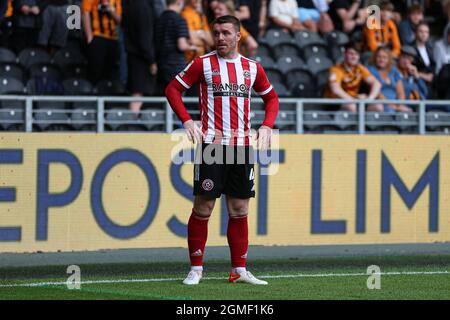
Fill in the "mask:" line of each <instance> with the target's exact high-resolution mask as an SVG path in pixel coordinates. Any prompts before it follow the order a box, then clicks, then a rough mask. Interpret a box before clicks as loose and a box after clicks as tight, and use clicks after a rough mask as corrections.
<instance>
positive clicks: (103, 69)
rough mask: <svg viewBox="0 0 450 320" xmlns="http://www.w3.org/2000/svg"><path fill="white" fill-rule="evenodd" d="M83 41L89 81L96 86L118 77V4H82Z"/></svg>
mask: <svg viewBox="0 0 450 320" xmlns="http://www.w3.org/2000/svg"><path fill="white" fill-rule="evenodd" d="M81 12H82V17H81V21H82V24H83V30H84V35H85V37H86V42H87V44H88V46H87V58H88V64H89V78H90V81H91V82H92V83H93V84H94V85H95V83H97V82H98V81H99V80H101V79H115V78H117V77H118V61H119V43H118V34H117V26H118V25H119V24H120V22H121V16H122V2H121V0H83V1H82V3H81Z"/></svg>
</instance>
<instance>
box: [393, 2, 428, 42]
mask: <svg viewBox="0 0 450 320" xmlns="http://www.w3.org/2000/svg"><path fill="white" fill-rule="evenodd" d="M422 20H423V9H422V6H421V5H420V4H417V3H416V4H413V5H412V6H411V7H409V9H408V19H406V20H403V21H402V22H401V23H400V25H399V26H398V34H399V36H400V40H401V43H402V45H407V44H408V45H413V44H414V41H415V40H416V30H417V27H418V25H419V23H420V22H422Z"/></svg>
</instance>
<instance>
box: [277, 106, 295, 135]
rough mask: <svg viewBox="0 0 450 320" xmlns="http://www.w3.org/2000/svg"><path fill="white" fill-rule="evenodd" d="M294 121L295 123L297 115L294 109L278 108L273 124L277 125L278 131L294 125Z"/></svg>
mask: <svg viewBox="0 0 450 320" xmlns="http://www.w3.org/2000/svg"><path fill="white" fill-rule="evenodd" d="M296 123H297V116H296V114H295V111H294V110H280V111H279V112H278V116H277V119H276V120H275V125H276V126H277V127H278V129H279V130H280V131H281V130H284V129H289V128H291V127H292V126H294V127H295V124H296Z"/></svg>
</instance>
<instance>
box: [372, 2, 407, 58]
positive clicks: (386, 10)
mask: <svg viewBox="0 0 450 320" xmlns="http://www.w3.org/2000/svg"><path fill="white" fill-rule="evenodd" d="M380 10H381V12H380V23H381V25H380V26H379V28H376V27H375V28H368V27H367V26H366V27H365V28H364V39H365V43H366V45H367V47H368V49H369V50H370V51H371V52H372V53H374V52H375V51H376V50H377V49H378V47H381V46H383V47H388V48H390V49H391V51H392V55H393V56H394V58H397V57H398V56H399V54H400V49H401V47H402V46H401V43H400V38H399V36H398V31H397V26H396V25H395V22H394V21H393V20H392V13H393V10H394V6H393V5H392V3H391V2H390V1H382V2H381V4H380Z"/></svg>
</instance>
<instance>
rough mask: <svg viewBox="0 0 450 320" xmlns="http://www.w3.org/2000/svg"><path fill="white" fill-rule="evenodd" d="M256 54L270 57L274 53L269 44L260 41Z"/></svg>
mask: <svg viewBox="0 0 450 320" xmlns="http://www.w3.org/2000/svg"><path fill="white" fill-rule="evenodd" d="M256 55H257V56H266V57H270V56H271V55H272V51H271V49H270V47H269V46H268V45H266V44H264V43H259V44H258V50H257V53H256Z"/></svg>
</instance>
